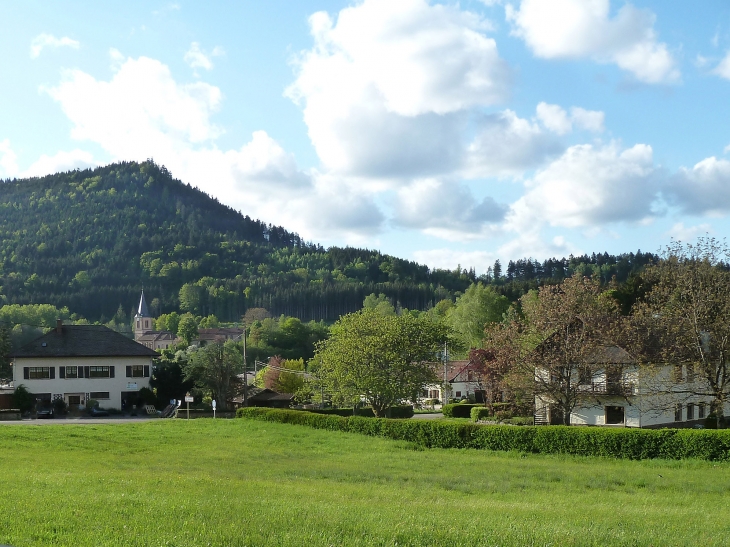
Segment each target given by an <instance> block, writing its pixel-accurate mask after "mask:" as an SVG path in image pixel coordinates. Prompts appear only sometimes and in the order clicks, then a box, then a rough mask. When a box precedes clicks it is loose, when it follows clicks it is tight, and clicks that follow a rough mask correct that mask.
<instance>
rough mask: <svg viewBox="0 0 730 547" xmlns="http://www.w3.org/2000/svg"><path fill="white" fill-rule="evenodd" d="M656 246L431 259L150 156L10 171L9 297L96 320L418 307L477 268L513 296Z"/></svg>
mask: <svg viewBox="0 0 730 547" xmlns="http://www.w3.org/2000/svg"><path fill="white" fill-rule="evenodd" d="M654 258H655V257H654V255H652V254H648V253H641V252H640V251H639V252H637V253H629V254H622V255H619V256H613V255H608V254H606V253H604V254H594V255H592V256H588V255H585V256H580V257H572V256H571V257H569V258H561V259H549V260H545V261H544V262H538V261H536V260H532V259H522V260H517V261H510V262H509V263H508V264H507V265H505V266H502V265H501V264H499V263H498V262H497V263H495V265H494V267H493V268H490V269H489V270H488V271H487V272H485V273H483V274H481V275H477V273H476V272H475V271H474V270H473V269H472V270H464V269H462V268H461V267H460V266H459V267H457V268H455V269H454V270H438V269H436V270H434V269H429V268H428V267H427V266H424V265H421V264H417V263H415V262H412V261H408V260H403V259H399V258H396V257H393V256H389V255H384V254H382V253H380V252H378V251H373V250H366V249H355V248H349V247H348V248H337V247H331V248H329V249H324V248H323V247H322V246H320V245H317V244H316V243H310V242H305V241H303V240H302V239H301V238H300V237H299V236H298V235H297V234H295V233H292V232H289V231H287V230H286V229H284V228H281V227H279V226H273V225H271V224H265V223H263V222H261V221H258V220H255V219H251V218H250V217H249V216H246V215H244V214H241V213H239V212H237V211H235V210H233V209H232V208H230V207H227V206H225V205H223V204H222V203H220V202H219V201H217V200H216V199H214V198H211V197H210V196H208V195H207V194H205V193H203V192H201V191H200V190H198V189H195V188H193V187H191V186H190V185H189V184H184V183H183V182H181V181H179V180H176V179H174V178H173V177H172V175H171V173H170V172H169V171H168V170H167V169H165V167H163V166H159V165H156V164H155V163H154V162H153V161H146V162H143V163H136V162H124V163H116V164H112V165H108V166H105V167H100V168H97V169H93V170H84V171H79V170H75V171H69V172H66V173H58V174H54V175H49V176H46V177H42V178H31V179H13V180H5V181H0V305H2V304H31V303H48V304H52V305H54V306H57V307H58V308H62V307H67V308H68V309H69V310H70V311H71V312H72V313H74V314H78V315H79V316H83V317H85V318H87V319H89V320H91V321H102V322H103V321H106V320H108V319H110V318H111V317H113V316H115V315H116V316H119V310H120V306H121V309H122V310H123V312H124V314H125V315H126V314H131V313H132V311H133V308H134V305H135V304H136V302H137V300H138V298H139V291H140V289H142V288H144V290H145V294H146V295H147V296H148V302H150V303H151V308H152V309H151V310H150V311H151V312H152V314H154V315H159V314H162V313H166V312H169V311H173V310H183V311H190V312H192V313H193V314H196V315H201V316H207V315H211V314H213V315H215V316H216V317H218V318H219V319H221V320H222V321H236V320H238V319H239V318H240V317H241V316H242V315H243V314H244V313H245V311H246V310H247V309H249V308H266V309H267V310H269V311H270V312H271V313H272V314H274V315H280V314H285V315H289V316H294V317H298V318H300V319H302V320H325V321H332V320H335V319H337V318H338V317H339V316H340V315H342V314H345V313H349V312H352V311H355V310H358V309H360V308H361V307H362V303H363V299H364V297H365V296H366V295H368V294H371V293H376V294H384V295H386V296H387V297H388V299H390V300H391V301H392V302H393V303H395V304H397V305H400V306H402V307H404V308H408V309H419V310H423V309H428V308H430V307H431V306H433V305H435V304H436V303H437V302H438V301H440V300H442V299H453V298H454V297H455V296H456V295H458V294H459V293H461V292H463V291H464V290H465V289H466V288H467V287H468V286H469V285H470V284H472V283H474V282H475V281H482V282H484V283H488V284H491V285H493V286H495V288H496V289H497V290H498V292H500V293H502V294H504V295H506V296H508V297H509V298H510V299H512V300H514V299H516V298H518V297H519V296H521V295H522V294H524V293H525V292H526V291H528V290H529V289H531V288H535V287H537V286H539V285H540V284H545V283H556V282H559V281H560V280H562V279H564V278H565V277H567V276H570V275H572V273H574V272H575V271H582V272H584V273H586V274H597V275H598V276H599V277H600V279H601V281H602V282H604V283H607V282H609V281H610V280H611V279H612V278H614V276H615V278H616V279H617V280H618V281H619V282H622V283H623V282H626V281H628V282H629V284H630V283H631V280H632V276H635V274H636V273H637V272H638V271H639V270H640V269H641V268H642V267H643V266H644V265H645V264H646V263H648V262H650V261H652V260H653V259H654Z"/></svg>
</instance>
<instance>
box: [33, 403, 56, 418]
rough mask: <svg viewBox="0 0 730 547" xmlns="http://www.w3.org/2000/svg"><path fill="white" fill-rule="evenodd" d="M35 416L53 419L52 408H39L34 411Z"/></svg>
mask: <svg viewBox="0 0 730 547" xmlns="http://www.w3.org/2000/svg"><path fill="white" fill-rule="evenodd" d="M35 415H36V417H37V418H39V419H40V418H53V407H52V406H50V405H48V406H39V407H38V408H37V409H36V412H35Z"/></svg>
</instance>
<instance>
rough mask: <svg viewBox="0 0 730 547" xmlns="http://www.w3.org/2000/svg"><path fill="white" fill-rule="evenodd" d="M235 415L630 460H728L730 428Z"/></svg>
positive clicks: (436, 442)
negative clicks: (617, 427)
mask: <svg viewBox="0 0 730 547" xmlns="http://www.w3.org/2000/svg"><path fill="white" fill-rule="evenodd" d="M457 406H464V405H457ZM236 416H237V417H239V418H250V419H257V420H265V421H271V422H281V423H290V424H298V425H306V426H309V427H313V428H317V429H327V430H330V431H347V432H352V433H361V434H364V435H370V436H376V437H385V438H388V439H396V440H403V441H407V442H412V443H415V444H418V445H420V446H424V447H427V448H478V449H485V450H516V451H519V452H528V453H541V454H575V455H581V456H601V457H610V458H624V459H631V460H641V459H647V458H666V459H675V460H677V459H685V458H698V459H703V460H712V461H730V430H706V429H701V430H694V429H681V430H677V429H625V428H622V429H611V428H597V427H568V426H547V427H544V426H543V427H534V426H526V427H504V426H495V425H478V424H471V423H454V422H442V421H431V420H370V419H367V418H363V417H361V416H350V417H347V418H345V417H341V416H331V415H330V416H328V415H323V414H315V413H312V412H301V411H292V410H281V409H269V408H240V409H238V411H237V412H236ZM514 419H515V418H513V420H514Z"/></svg>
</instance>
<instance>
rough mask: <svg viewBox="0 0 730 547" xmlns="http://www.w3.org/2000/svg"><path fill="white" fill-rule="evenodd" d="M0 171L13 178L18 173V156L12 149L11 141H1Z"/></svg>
mask: <svg viewBox="0 0 730 547" xmlns="http://www.w3.org/2000/svg"><path fill="white" fill-rule="evenodd" d="M0 169H1V170H2V171H0V172H1V173H2V175H3V176H5V177H13V176H15V175H16V174H17V172H18V155H17V154H16V153H15V152H14V151H13V149H12V148H11V147H10V139H4V140H2V141H0Z"/></svg>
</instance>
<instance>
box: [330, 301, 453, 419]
mask: <svg viewBox="0 0 730 547" xmlns="http://www.w3.org/2000/svg"><path fill="white" fill-rule="evenodd" d="M446 339H447V330H446V328H445V327H444V326H443V325H440V324H437V323H434V322H432V321H430V320H429V319H428V318H416V317H413V316H412V315H411V314H403V315H401V316H397V315H385V314H382V313H379V312H378V311H377V310H374V309H364V310H361V311H359V312H356V313H351V314H349V315H345V316H343V317H341V318H340V320H339V321H337V322H336V323H335V324H334V325H333V326H332V330H331V332H330V338H329V339H328V340H326V341H324V342H321V343H320V344H319V345H318V348H317V353H316V355H315V359H316V360H317V361H318V366H319V368H318V374H319V375H320V377H321V378H322V380H323V381H324V382H325V384H326V386H327V389H328V391H330V392H331V393H332V394H333V399H334V400H335V401H336V402H352V401H353V400H358V399H359V398H360V397H363V398H364V399H365V400H366V401H367V402H368V403H369V404H370V405H371V406H372V407H373V411H374V412H375V415H376V416H378V417H383V416H385V415H386V414H387V412H388V409H389V408H390V407H391V406H393V405H394V404H396V403H398V402H399V401H400V400H402V399H407V398H410V397H412V396H413V394H414V393H419V392H420V391H421V390H422V388H423V387H424V386H425V385H427V384H429V383H431V382H435V381H436V378H435V376H434V372H433V370H432V368H431V365H430V361H433V360H434V358H435V355H436V353H437V352H438V351H439V350H440V349H441V347H442V345H443V343H444V341H445V340H446Z"/></svg>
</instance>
